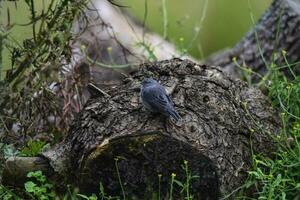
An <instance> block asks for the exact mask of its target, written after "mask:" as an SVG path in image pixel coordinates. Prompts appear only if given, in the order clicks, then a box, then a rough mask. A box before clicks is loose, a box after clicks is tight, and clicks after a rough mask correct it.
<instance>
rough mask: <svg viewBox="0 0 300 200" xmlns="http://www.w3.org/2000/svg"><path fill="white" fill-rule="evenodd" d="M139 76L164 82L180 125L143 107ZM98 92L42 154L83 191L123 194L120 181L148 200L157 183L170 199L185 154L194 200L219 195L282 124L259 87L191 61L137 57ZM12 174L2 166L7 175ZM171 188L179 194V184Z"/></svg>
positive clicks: (269, 145)
mask: <svg viewBox="0 0 300 200" xmlns="http://www.w3.org/2000/svg"><path fill="white" fill-rule="evenodd" d="M144 77H152V78H154V79H156V80H158V81H159V82H160V83H161V84H162V85H164V86H165V87H166V88H167V91H168V93H169V94H170V95H171V97H172V99H173V102H174V104H175V108H176V110H177V111H178V113H179V114H180V115H181V117H182V122H181V123H180V124H174V123H172V122H170V121H169V120H168V119H166V118H165V117H164V116H162V115H159V114H153V113H150V112H148V111H147V110H145V109H144V108H143V106H142V104H141V102H140V94H139V90H140V82H141V81H142V80H143V78H144ZM99 91H101V92H99V95H98V96H97V97H93V98H91V99H90V100H89V101H88V102H87V104H86V105H85V107H84V109H83V110H82V111H81V112H80V114H79V115H78V116H77V118H76V120H75V121H74V123H73V125H72V126H71V128H70V132H69V134H68V135H67V137H66V138H65V140H64V141H63V142H62V143H60V144H58V145H57V146H56V147H55V148H53V149H52V150H50V151H47V152H44V153H42V155H41V157H42V158H44V159H46V160H47V161H48V162H49V163H50V165H51V168H52V169H53V170H54V172H55V173H56V174H58V175H60V176H62V177H64V178H66V180H67V181H68V182H72V183H73V184H75V185H77V186H79V188H80V189H81V191H82V192H97V191H98V188H99V182H101V183H102V184H103V186H104V188H105V189H106V191H107V193H108V194H111V195H116V194H118V195H120V194H121V192H120V191H121V187H120V182H121V183H122V186H123V188H124V190H125V193H126V196H135V197H136V198H137V199H150V197H151V195H153V191H158V187H159V185H160V192H161V195H162V196H163V197H164V198H167V197H168V195H169V184H170V181H171V174H172V173H173V177H174V174H176V177H175V179H176V180H180V181H182V182H183V183H184V182H185V178H186V177H185V173H186V172H185V171H184V170H183V169H182V166H183V165H184V161H187V166H188V170H189V172H190V173H191V175H193V176H198V178H194V179H192V180H191V183H190V189H191V193H192V194H194V197H195V199H218V198H219V197H220V196H223V195H224V194H227V193H229V192H231V191H233V190H234V189H236V188H237V187H239V186H240V185H242V184H243V183H244V181H245V178H246V176H247V171H248V170H249V169H251V160H252V157H251V155H252V152H260V153H262V154H265V155H270V154H271V152H272V151H273V150H274V146H273V144H274V143H273V139H272V137H273V136H275V135H276V134H277V133H278V131H279V128H280V124H279V119H278V116H277V114H276V112H275V111H274V110H273V109H272V107H271V106H270V103H269V101H268V98H266V97H265V96H264V95H263V94H262V93H261V92H260V91H259V90H257V89H255V88H252V87H248V86H247V85H246V83H244V82H242V81H240V80H234V79H232V78H231V77H229V76H228V75H226V74H225V73H224V72H222V71H221V70H220V69H219V68H218V67H213V66H206V65H198V64H195V63H193V62H191V61H189V60H180V59H172V60H166V61H161V62H153V63H145V64H142V65H141V67H140V68H139V70H138V71H137V72H133V73H132V74H131V77H128V78H126V79H124V80H123V84H120V85H118V86H115V87H111V88H100V90H99ZM12 163H13V162H12V161H10V162H8V163H7V165H9V164H12ZM44 164H45V163H44ZM6 172H7V171H6ZM158 175H161V181H160V182H159V181H158V180H159V179H158ZM10 176H11V175H10V174H9V173H4V179H5V180H9V177H10ZM97 193H98V192H97ZM173 194H174V198H175V199H179V198H180V188H179V187H178V186H177V184H174V192H173ZM164 198H163V199H164Z"/></svg>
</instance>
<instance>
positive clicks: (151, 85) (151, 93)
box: [141, 78, 181, 122]
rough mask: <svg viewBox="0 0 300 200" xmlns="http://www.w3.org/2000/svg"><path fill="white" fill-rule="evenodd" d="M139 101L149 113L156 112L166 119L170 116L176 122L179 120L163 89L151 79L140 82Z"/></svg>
mask: <svg viewBox="0 0 300 200" xmlns="http://www.w3.org/2000/svg"><path fill="white" fill-rule="evenodd" d="M141 99H142V102H143V104H144V106H145V107H146V108H147V109H148V110H150V111H151V112H158V113H161V114H163V115H165V116H167V117H169V116H171V117H172V118H174V119H175V120H176V122H177V121H178V120H179V119H180V118H181V117H180V116H179V114H178V113H177V112H176V110H175V108H174V106H173V102H172V100H171V99H170V97H169V96H168V95H167V92H166V90H165V88H164V87H163V86H161V85H160V84H159V83H158V82H157V81H156V80H154V79H152V78H145V79H144V80H143V81H142V84H141Z"/></svg>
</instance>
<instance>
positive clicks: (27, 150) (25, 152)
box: [20, 140, 46, 156]
mask: <svg viewBox="0 0 300 200" xmlns="http://www.w3.org/2000/svg"><path fill="white" fill-rule="evenodd" d="M45 146H46V142H44V141H39V140H37V141H29V142H28V143H27V145H26V146H25V147H24V148H23V149H22V150H21V152H20V153H21V155H22V156H36V155H38V154H39V153H40V152H41V151H42V150H43V149H44V148H45Z"/></svg>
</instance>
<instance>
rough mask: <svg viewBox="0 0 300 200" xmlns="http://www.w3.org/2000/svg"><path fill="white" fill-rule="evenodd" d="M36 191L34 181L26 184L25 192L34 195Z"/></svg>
mask: <svg viewBox="0 0 300 200" xmlns="http://www.w3.org/2000/svg"><path fill="white" fill-rule="evenodd" d="M35 189H36V184H35V183H34V182H32V181H28V182H26V183H25V190H26V191H27V192H29V193H33V192H34V191H35Z"/></svg>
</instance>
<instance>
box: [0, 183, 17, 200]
mask: <svg viewBox="0 0 300 200" xmlns="http://www.w3.org/2000/svg"><path fill="white" fill-rule="evenodd" d="M0 199H2V200H21V198H20V197H19V196H18V195H17V194H15V193H14V192H13V191H11V190H10V189H8V188H6V187H5V186H3V185H0Z"/></svg>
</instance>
